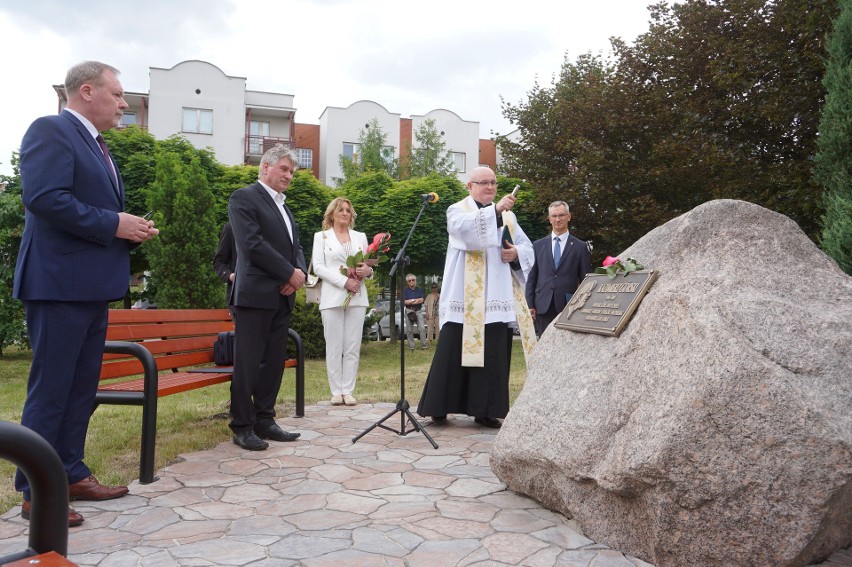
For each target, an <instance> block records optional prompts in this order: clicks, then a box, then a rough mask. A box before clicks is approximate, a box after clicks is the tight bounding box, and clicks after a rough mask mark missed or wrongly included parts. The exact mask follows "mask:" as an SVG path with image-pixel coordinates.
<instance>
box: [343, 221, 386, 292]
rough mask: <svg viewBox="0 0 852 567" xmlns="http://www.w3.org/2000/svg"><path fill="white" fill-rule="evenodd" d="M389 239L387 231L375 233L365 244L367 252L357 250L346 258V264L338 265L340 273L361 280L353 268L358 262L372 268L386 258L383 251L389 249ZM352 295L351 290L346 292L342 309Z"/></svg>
mask: <svg viewBox="0 0 852 567" xmlns="http://www.w3.org/2000/svg"><path fill="white" fill-rule="evenodd" d="M390 239H391V235H390V233H389V232H380V233H378V234H376V235H375V236H374V237H373V242H371V243H370V244H368V245H367V252H362V251H360V250H358V251H357V252H356V253H354V254H352V255H351V256H349V257H348V258H346V266H340V273H341V274H343V275H344V276H346V277H347V278H354V279H356V280H358V281H361V279H362V278H359V277H358V275H357V274H356V273H355V268H356V267H357V266H358V264H362V263H363V264H367V265H368V266H370V267H371V268H374V267H375V266H376V264H381V263H382V262H384V261H385V260H387V259H388V257H387V256H385V252H387V251H388V250H390V247H389V246H388V244H389V243H390ZM353 295H354V294H353V293H352V292H351V291H349V292H347V293H346V299H344V300H343V303H342V304H341V305H340V306H341V307H343V308H344V309H346V308H347V307H349V302H350V301H351V300H352V296H353Z"/></svg>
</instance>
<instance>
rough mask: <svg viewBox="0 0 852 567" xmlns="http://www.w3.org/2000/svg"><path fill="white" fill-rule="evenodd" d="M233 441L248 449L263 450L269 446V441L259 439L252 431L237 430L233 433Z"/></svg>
mask: <svg viewBox="0 0 852 567" xmlns="http://www.w3.org/2000/svg"><path fill="white" fill-rule="evenodd" d="M234 443H235V444H236V445H239V446H240V447H242V448H243V449H247V450H249V451H263V450H264V449H266V448H267V447H269V443H267V442H266V441H263V440H261V438H260V437H258V436H257V435H255V434H254V431H251V430H249V431H237V432H235V433H234Z"/></svg>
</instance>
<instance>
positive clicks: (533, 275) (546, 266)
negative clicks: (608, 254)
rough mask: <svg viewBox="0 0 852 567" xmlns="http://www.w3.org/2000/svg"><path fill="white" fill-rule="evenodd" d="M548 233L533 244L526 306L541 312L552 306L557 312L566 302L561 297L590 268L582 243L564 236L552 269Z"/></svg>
mask: <svg viewBox="0 0 852 567" xmlns="http://www.w3.org/2000/svg"><path fill="white" fill-rule="evenodd" d="M551 238H552V234H548V235H547V236H546V237H544V238H540V239H539V240H536V241H535V242H533V251H534V252H535V264H534V265H533V267H532V269H531V270H530V274H529V276H528V277H527V288H526V296H527V305H529V306H530V307H533V308H535V310H536V311H537V312H539V313H545V312H546V311H547V310H548V309H549V308H550V306H551V304H553V307H554V309H556V311H557V313H558V312H561V311H562V310H563V309H565V305H566V304H567V303H568V302H567V301H566V299H565V294H567V293H574V292H575V291H577V286H578V285H579V283H580V282H581V281H582V280H583V278H584V277H585V276H586V274H587V273H589V271H590V269H591V259H590V255H589V249H588V247H587V246H586V243H585V242H583V241H582V240H580V239H579V238H575V237H573V236H571V235H570V234H569V235H568V240H567V241H566V243H565V247H564V248H563V250H562V257H561V258H562V259H561V260H560V262H559V269H558V270H554V269H553V240H552V239H551Z"/></svg>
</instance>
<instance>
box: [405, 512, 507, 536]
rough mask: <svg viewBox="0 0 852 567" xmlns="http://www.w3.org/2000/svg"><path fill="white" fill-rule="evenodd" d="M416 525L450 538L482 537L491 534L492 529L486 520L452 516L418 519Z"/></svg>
mask: <svg viewBox="0 0 852 567" xmlns="http://www.w3.org/2000/svg"><path fill="white" fill-rule="evenodd" d="M416 525H417V527H420V528H426V529H428V530H431V531H433V532H437V533H439V534H444V535H445V536H447V537H451V538H462V539H469V538H475V539H482V538H484V537H485V536H487V535H490V534H493V533H494V529H493V528H492V527H491V526H490V525H489V524H488V523H487V522H473V521H470V520H454V519H452V518H443V517H440V516H438V517H434V518H427V519H425V520H420V521H419V522H417V523H416Z"/></svg>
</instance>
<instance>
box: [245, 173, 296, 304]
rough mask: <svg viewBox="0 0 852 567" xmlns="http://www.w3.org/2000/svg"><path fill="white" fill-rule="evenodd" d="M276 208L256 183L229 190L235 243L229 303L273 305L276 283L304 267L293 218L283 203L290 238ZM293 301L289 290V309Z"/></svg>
mask: <svg viewBox="0 0 852 567" xmlns="http://www.w3.org/2000/svg"><path fill="white" fill-rule="evenodd" d="M278 209H279V208H278V205H276V204H275V201H273V200H272V197H270V196H269V194H268V193H267V192H266V189H264V188H263V186H262V185H261V184H260V183H255V184H254V185H249V186H248V187H243V188H242V189H237V190H236V191H234V192H233V193H232V194H231V199H230V201H229V203H228V216H229V218H230V220H231V223H230V224H231V229H233V231H234V241H235V243H236V247H237V269H236V274H237V275H236V279H235V280H234V291H233V294H232V299H231V303H232V304H233V305H236V306H237V307H254V308H259V309H277V308H278V301H279V296H280V294H279V292H278V288H279V286H280V285H281V284H284V283H287V281H289V279H290V276H292V275H293V271H294V270H297V269H299V270H302V271H303V272H305V273H307V271H308V268H307V265H306V264H305V256H304V254H303V253H302V247H301V246H300V245H299V229H298V227H297V226H296V221H295V220H294V219H293V215H292V213H291V212H290V209H289V208H287V207H284V210H285V211H286V212H287V215H289V217H290V224H291V226H292V227H293V240H292V241H291V240H290V236H289V234H288V232H287V225H286V224H284V219H283V218H281V213H279V212H278ZM294 301H295V297H294V295H293V294H291V295H290V296H288V302H289V305H290V308H291V309H292V307H293V302H294Z"/></svg>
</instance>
